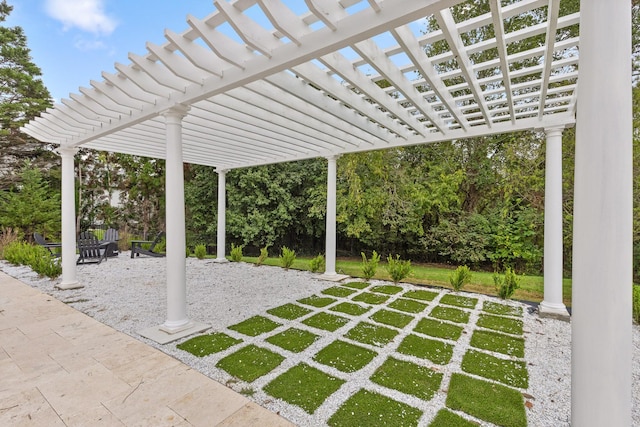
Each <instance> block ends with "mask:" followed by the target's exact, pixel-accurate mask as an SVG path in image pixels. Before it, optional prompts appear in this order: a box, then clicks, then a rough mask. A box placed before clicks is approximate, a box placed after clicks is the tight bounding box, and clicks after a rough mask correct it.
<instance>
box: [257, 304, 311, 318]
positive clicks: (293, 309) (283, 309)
mask: <svg viewBox="0 0 640 427" xmlns="http://www.w3.org/2000/svg"><path fill="white" fill-rule="evenodd" d="M267 313H269V314H272V315H274V316H277V317H281V318H283V319H287V320H293V319H297V318H298V317H302V316H304V315H305V314H309V313H311V310H309V309H308V308H304V307H300V306H299V305H296V304H291V303H288V304H285V305H281V306H279V307H275V308H270V309H269V310H267Z"/></svg>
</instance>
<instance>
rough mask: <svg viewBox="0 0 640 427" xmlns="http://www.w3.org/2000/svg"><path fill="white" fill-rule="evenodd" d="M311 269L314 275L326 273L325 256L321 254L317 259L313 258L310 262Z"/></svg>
mask: <svg viewBox="0 0 640 427" xmlns="http://www.w3.org/2000/svg"><path fill="white" fill-rule="evenodd" d="M309 269H310V270H311V272H312V273H317V272H319V271H324V269H325V261H324V255H322V254H320V255H318V256H317V257H315V258H313V259H312V260H311V261H309Z"/></svg>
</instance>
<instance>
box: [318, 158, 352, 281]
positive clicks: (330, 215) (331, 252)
mask: <svg viewBox="0 0 640 427" xmlns="http://www.w3.org/2000/svg"><path fill="white" fill-rule="evenodd" d="M339 157H340V156H339V155H336V156H329V157H327V160H328V164H327V217H326V219H327V225H326V245H325V270H324V274H323V275H322V276H321V278H323V279H326V280H334V281H339V280H342V279H344V278H346V277H348V276H345V275H342V274H337V273H336V177H337V173H338V167H337V161H338V158H339Z"/></svg>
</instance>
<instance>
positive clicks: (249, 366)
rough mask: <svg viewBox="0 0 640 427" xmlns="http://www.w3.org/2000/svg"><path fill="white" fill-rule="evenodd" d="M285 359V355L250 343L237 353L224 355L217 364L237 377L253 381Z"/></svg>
mask: <svg viewBox="0 0 640 427" xmlns="http://www.w3.org/2000/svg"><path fill="white" fill-rule="evenodd" d="M283 361H284V357H283V356H281V355H279V354H277V353H274V352H272V351H270V350H267V349H265V348H261V347H257V346H255V345H253V344H250V345H248V346H246V347H243V348H241V349H240V350H238V351H236V352H235V353H231V354H230V355H228V356H226V357H223V358H222V359H220V361H219V362H218V363H217V364H216V366H217V367H218V368H221V369H224V370H225V371H227V372H228V373H229V374H231V375H233V376H234V377H236V378H240V379H241V380H243V381H247V382H252V381H254V380H255V379H257V378H260V377H261V376H263V375H265V374H268V373H269V372H271V371H273V370H274V369H275V368H277V367H278V365H280V364H281V363H282V362H283Z"/></svg>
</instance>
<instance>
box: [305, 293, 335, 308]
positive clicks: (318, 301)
mask: <svg viewBox="0 0 640 427" xmlns="http://www.w3.org/2000/svg"><path fill="white" fill-rule="evenodd" d="M336 301H337V300H336V299H334V298H329V297H319V296H317V295H311V296H310V297H307V298H302V299H299V300H298V302H299V303H301V304H304V305H310V306H312V307H318V308H322V307H326V306H328V305H329V304H333V303H334V302H336Z"/></svg>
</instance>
